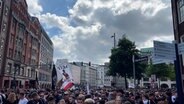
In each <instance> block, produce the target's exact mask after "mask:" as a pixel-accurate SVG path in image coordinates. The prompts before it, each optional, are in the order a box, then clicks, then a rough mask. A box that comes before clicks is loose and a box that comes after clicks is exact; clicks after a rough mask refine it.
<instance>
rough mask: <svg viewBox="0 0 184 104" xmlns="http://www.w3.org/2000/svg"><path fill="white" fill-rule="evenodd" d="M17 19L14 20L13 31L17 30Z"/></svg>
mask: <svg viewBox="0 0 184 104" xmlns="http://www.w3.org/2000/svg"><path fill="white" fill-rule="evenodd" d="M16 22H17V21H16V19H15V18H13V24H12V29H13V31H15V30H16Z"/></svg>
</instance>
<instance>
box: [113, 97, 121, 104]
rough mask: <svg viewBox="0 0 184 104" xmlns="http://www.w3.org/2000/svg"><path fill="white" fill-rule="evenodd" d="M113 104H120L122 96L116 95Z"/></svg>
mask: <svg viewBox="0 0 184 104" xmlns="http://www.w3.org/2000/svg"><path fill="white" fill-rule="evenodd" d="M115 104H122V97H121V96H116V99H115Z"/></svg>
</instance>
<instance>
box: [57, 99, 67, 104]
mask: <svg viewBox="0 0 184 104" xmlns="http://www.w3.org/2000/svg"><path fill="white" fill-rule="evenodd" d="M58 104H66V102H65V100H64V99H61V100H60V101H59V103H58Z"/></svg>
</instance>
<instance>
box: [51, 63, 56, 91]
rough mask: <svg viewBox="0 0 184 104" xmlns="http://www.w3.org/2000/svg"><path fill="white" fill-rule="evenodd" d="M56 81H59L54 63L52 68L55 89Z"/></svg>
mask: <svg viewBox="0 0 184 104" xmlns="http://www.w3.org/2000/svg"><path fill="white" fill-rule="evenodd" d="M56 83H57V72H56V68H55V65H53V69H52V90H55V88H56Z"/></svg>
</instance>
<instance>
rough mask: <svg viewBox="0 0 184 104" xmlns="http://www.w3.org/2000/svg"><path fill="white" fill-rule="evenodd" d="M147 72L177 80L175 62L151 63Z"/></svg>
mask: <svg viewBox="0 0 184 104" xmlns="http://www.w3.org/2000/svg"><path fill="white" fill-rule="evenodd" d="M146 74H147V75H148V76H151V75H153V74H155V75H156V76H157V78H169V79H171V80H175V70H174V65H173V64H165V63H162V64H156V65H152V64H150V65H149V66H148V68H147V70H146Z"/></svg>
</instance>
